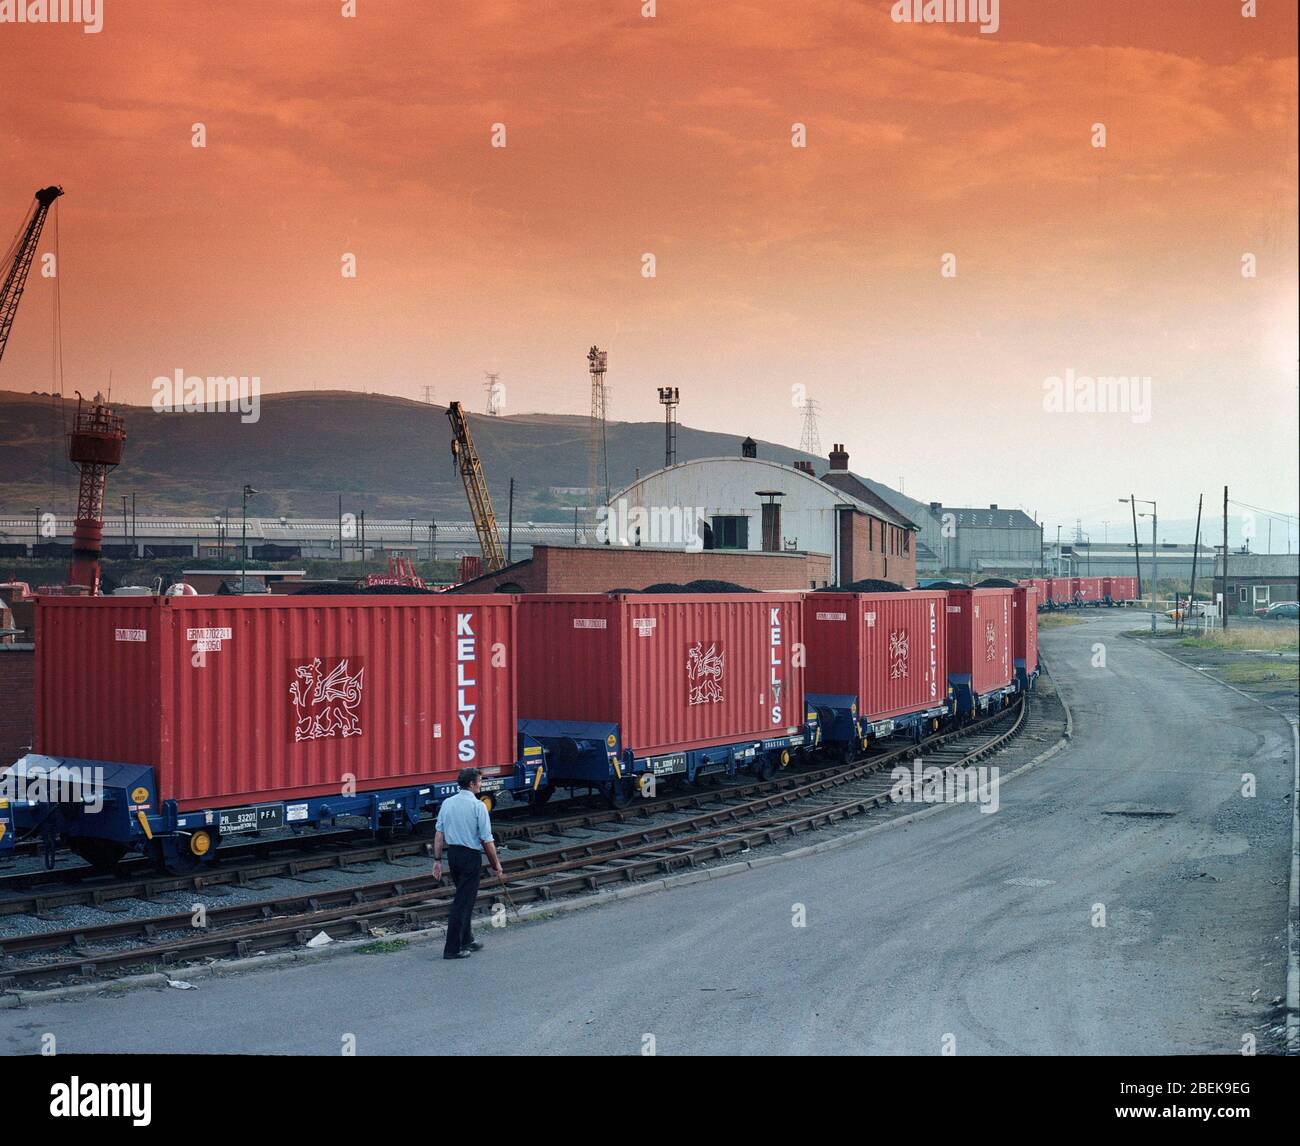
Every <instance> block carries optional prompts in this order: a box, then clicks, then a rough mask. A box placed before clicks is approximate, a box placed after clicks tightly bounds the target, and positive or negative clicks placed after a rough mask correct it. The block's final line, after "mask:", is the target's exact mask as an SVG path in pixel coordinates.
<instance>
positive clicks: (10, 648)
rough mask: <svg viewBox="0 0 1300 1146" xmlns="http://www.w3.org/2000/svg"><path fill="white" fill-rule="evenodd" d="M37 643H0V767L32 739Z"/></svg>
mask: <svg viewBox="0 0 1300 1146" xmlns="http://www.w3.org/2000/svg"><path fill="white" fill-rule="evenodd" d="M35 650H36V646H35V645H33V644H30V643H27V644H10V645H5V644H0V697H2V698H3V701H2V702H0V768H4V767H7V766H8V765H10V764H12V763H13V762H14V761H15V760H17V759H18V757H19V756H21V755H22V754H23V753H24V752H26V751H27V749H28V748H29V747H30V746H31V743H32V726H33V724H34V723H35V712H36V690H35V685H36V651H35Z"/></svg>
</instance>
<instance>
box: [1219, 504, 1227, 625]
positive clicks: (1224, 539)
mask: <svg viewBox="0 0 1300 1146" xmlns="http://www.w3.org/2000/svg"><path fill="white" fill-rule="evenodd" d="M1222 585H1223V588H1222V589H1221V590H1220V592H1221V593H1222V594H1223V627H1224V628H1225V629H1226V628H1227V627H1228V487H1227V486H1226V485H1225V486H1224V487H1223V581H1222Z"/></svg>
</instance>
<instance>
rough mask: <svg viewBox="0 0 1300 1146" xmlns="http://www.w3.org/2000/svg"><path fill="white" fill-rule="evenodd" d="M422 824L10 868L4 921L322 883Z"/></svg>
mask: <svg viewBox="0 0 1300 1146" xmlns="http://www.w3.org/2000/svg"><path fill="white" fill-rule="evenodd" d="M843 767H844V766H843V765H839V764H837V765H834V766H831V767H826V766H822V767H818V768H808V767H805V768H792V769H790V770H789V771H788V772H785V773H782V774H781V775H779V776H777V777H775V778H773V779H771V780H762V781H760V780H750V779H738V780H734V781H731V782H728V783H726V784H725V786H723V787H721V788H715V787H705V788H699V789H694V790H692V791H689V792H686V793H684V794H682V795H676V796H665V797H662V798H660V799H657V800H654V801H640V800H638V801H636V802H635V803H634V804H632V805H630V806H627V807H623V808H608V807H604V806H601V807H587V808H584V807H582V804H583V803H584V802H589V801H591V800H594V799H596V798H594V797H593V798H589V797H579V798H578V799H575V800H573V801H566V802H565V803H564V804H562V805H559V806H553V807H552V808H551V815H549V816H547V817H545V818H540V817H538V816H537V815H535V814H533V813H531V812H530V811H529V810H528V809H524V808H520V809H513V808H512V809H507V810H506V811H505V812H504V813H501V812H497V813H494V814H493V819H492V829H493V834H494V836H495V838H496V839H497V841H498V842H499V843H503V844H505V845H507V846H510V845H512V844H513V845H518V844H519V843H521V842H527V841H532V840H535V839H540V838H544V837H546V836H552V835H555V834H557V833H562V832H565V831H570V830H575V829H576V830H583V829H589V828H595V827H600V826H604V825H608V824H624V823H636V822H638V821H640V820H643V819H646V818H647V817H656V816H661V815H663V814H665V813H668V812H676V811H681V810H686V809H690V808H693V807H699V806H703V805H704V804H707V803H709V802H711V801H716V800H717V799H718V798H719V797H720V796H725V797H727V798H744V797H748V796H750V795H752V794H754V793H756V792H774V791H781V790H783V789H786V788H790V787H796V786H799V785H801V784H805V783H808V782H809V781H812V780H818V779H822V778H825V777H831V776H834V775H835V774H836V773H837V772H838V771H840V770H841V769H842V768H843ZM421 827H422V829H423V830H422V831H417V832H415V833H412V834H411V835H410V836H408V837H405V838H403V839H399V840H393V841H388V842H378V843H377V842H376V841H375V837H374V834H373V833H371V832H368V831H367V832H348V831H337V832H331V833H326V834H324V835H321V836H318V837H315V838H309V837H303V838H299V839H294V838H284V839H279V840H274V841H268V840H257V841H247V842H240V843H229V844H223V845H222V847H221V850H220V852H219V853H218V860H219V862H218V863H216V864H213V865H208V866H205V867H203V868H201V869H199V870H197V871H195V872H191V873H187V874H185V875H178V876H171V875H164V874H161V873H159V872H158V870H157V868H156V867H155V866H154V864H153V862H152V861H151V860H148V859H145V858H140V859H133V860H129V861H124V862H122V863H120V864H118V865H117V868H116V870H115V871H114V872H112V873H105V872H102V871H98V870H96V869H95V868H92V867H90V866H89V865H87V864H76V865H75V866H67V867H61V868H60V867H56V868H53V869H45V868H39V869H29V870H26V871H18V872H8V873H5V874H4V875H0V920H2V919H3V918H5V917H7V916H14V915H32V916H36V917H38V918H47V917H48V916H49V915H50V913H51V912H53V911H55V910H57V909H59V908H63V907H96V908H100V909H101V910H105V911H113V910H117V909H118V908H119V907H120V903H121V901H124V900H129V899H143V900H156V899H158V898H159V897H161V896H163V895H167V894H170V893H173V892H178V891H193V892H200V893H203V894H205V895H218V896H220V895H223V894H227V893H228V891H229V889H230V888H232V887H238V888H253V889H256V888H257V887H258V886H259V885H261V884H263V883H264V882H265V881H266V880H269V879H277V878H279V879H296V880H301V881H303V882H307V883H310V882H316V881H319V880H321V879H323V878H324V873H325V872H328V871H332V870H340V869H347V868H349V867H356V866H359V865H364V864H368V863H377V862H383V863H396V862H400V861H402V860H403V859H406V858H407V857H411V856H417V855H418V856H423V855H424V854H425V853H426V852H427V851H428V850H429V847H430V845H431V844H432V842H433V834H432V833H433V822H432V820H430V821H429V822H428V823H427V824H425V825H422V826H421Z"/></svg>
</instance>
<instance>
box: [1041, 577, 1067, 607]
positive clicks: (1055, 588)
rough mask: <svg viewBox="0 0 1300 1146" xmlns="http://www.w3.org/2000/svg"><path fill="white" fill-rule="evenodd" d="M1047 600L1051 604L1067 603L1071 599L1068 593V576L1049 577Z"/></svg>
mask: <svg viewBox="0 0 1300 1146" xmlns="http://www.w3.org/2000/svg"><path fill="white" fill-rule="evenodd" d="M1047 584H1048V600H1049V601H1051V602H1052V604H1053V605H1068V604H1069V603H1070V601H1071V600H1072V597H1071V595H1070V578H1068V577H1049V578H1048V579H1047Z"/></svg>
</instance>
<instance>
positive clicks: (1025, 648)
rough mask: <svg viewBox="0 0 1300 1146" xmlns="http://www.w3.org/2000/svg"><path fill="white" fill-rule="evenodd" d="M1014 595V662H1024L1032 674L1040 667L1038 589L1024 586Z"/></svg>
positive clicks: (1012, 632)
mask: <svg viewBox="0 0 1300 1146" xmlns="http://www.w3.org/2000/svg"><path fill="white" fill-rule="evenodd" d="M1012 594H1013V599H1012V622H1013V623H1012V627H1011V658H1012V662H1013V663H1014V662H1015V661H1021V662H1023V663H1024V666H1025V671H1026V672H1029V673H1032V672H1033V671H1034V669H1036V668H1037V667H1038V587H1037V586H1036V585H1022V586H1021V587H1020V588H1019V589H1013V590H1012Z"/></svg>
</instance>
